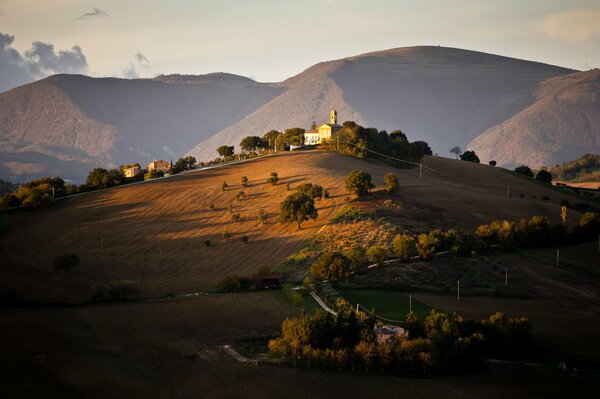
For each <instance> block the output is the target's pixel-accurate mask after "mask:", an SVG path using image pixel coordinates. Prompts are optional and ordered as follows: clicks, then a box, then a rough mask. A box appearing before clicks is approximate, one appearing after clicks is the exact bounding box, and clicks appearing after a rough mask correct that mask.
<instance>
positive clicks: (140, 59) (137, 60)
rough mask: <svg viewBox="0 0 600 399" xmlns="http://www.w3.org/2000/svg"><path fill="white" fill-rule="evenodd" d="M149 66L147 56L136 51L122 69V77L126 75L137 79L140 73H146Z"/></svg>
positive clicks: (128, 77)
mask: <svg viewBox="0 0 600 399" xmlns="http://www.w3.org/2000/svg"><path fill="white" fill-rule="evenodd" d="M149 67H150V61H149V60H148V58H147V57H146V56H145V55H144V54H142V53H140V52H139V51H138V52H137V53H135V54H134V55H133V57H132V60H131V63H130V64H129V66H128V67H127V68H125V70H124V71H123V77H126V78H127V79H139V78H140V73H141V74H143V75H148V69H149Z"/></svg>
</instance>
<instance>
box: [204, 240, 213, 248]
mask: <svg viewBox="0 0 600 399" xmlns="http://www.w3.org/2000/svg"><path fill="white" fill-rule="evenodd" d="M211 244H212V243H211V242H210V240H204V245H206V246H207V247H210V246H211Z"/></svg>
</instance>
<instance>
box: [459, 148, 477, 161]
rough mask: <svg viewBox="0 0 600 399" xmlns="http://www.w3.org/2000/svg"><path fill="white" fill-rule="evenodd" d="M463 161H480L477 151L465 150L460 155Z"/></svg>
mask: <svg viewBox="0 0 600 399" xmlns="http://www.w3.org/2000/svg"><path fill="white" fill-rule="evenodd" d="M460 159H461V161H468V162H475V163H479V157H478V156H477V154H475V151H465V152H463V153H462V155H461V156H460Z"/></svg>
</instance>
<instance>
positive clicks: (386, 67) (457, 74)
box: [189, 46, 572, 159]
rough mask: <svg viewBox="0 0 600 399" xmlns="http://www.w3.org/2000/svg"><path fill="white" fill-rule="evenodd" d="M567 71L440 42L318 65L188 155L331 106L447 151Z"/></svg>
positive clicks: (322, 113)
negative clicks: (536, 89)
mask: <svg viewBox="0 0 600 399" xmlns="http://www.w3.org/2000/svg"><path fill="white" fill-rule="evenodd" d="M570 72H572V71H571V70H568V69H564V68H559V67H555V66H551V65H546V64H541V63H537V62H531V61H523V60H518V59H514V58H508V57H501V56H497V55H492V54H486V53H481V52H475V51H468V50H461V49H454V48H445V47H431V46H422V47H407V48H397V49H391V50H385V51H379V52H374V53H368V54H363V55H359V56H356V57H349V58H345V59H341V60H336V61H329V62H323V63H320V64H317V65H315V66H313V67H310V68H308V69H307V70H306V71H304V72H302V73H301V74H299V75H297V76H295V77H293V78H290V79H288V80H286V81H285V82H283V83H281V86H282V87H285V88H286V89H287V90H286V91H285V92H284V93H282V94H280V95H279V96H277V97H275V98H274V99H272V100H271V101H269V102H268V103H266V104H264V105H263V106H262V107H260V108H258V109H257V110H256V111H254V112H253V113H251V114H249V115H247V116H246V117H244V118H243V119H242V120H240V121H239V122H238V123H236V124H234V125H233V126H230V127H227V128H226V129H224V130H222V131H220V132H219V133H218V134H216V135H214V136H212V137H211V138H209V139H207V140H204V141H202V142H200V144H198V145H197V146H196V147H195V148H194V149H193V150H191V151H190V152H189V154H192V155H195V156H196V157H198V158H200V159H212V158H213V157H214V156H215V154H216V152H215V149H216V148H217V147H218V146H219V145H222V144H224V143H227V144H230V145H236V146H237V145H238V144H239V142H240V140H241V139H242V138H243V137H244V136H247V135H260V136H262V135H263V134H264V133H265V132H267V131H269V130H271V129H278V130H282V129H285V128H289V127H295V126H298V127H303V128H308V127H309V126H310V125H311V123H312V122H313V121H316V122H317V123H322V122H325V121H326V118H327V116H328V115H329V110H330V109H332V108H335V109H336V110H337V111H338V115H339V118H340V120H341V121H346V120H353V121H355V122H357V123H358V124H361V125H363V126H374V127H377V128H378V129H385V130H387V131H391V130H394V129H402V130H403V131H404V132H405V133H406V134H407V135H408V136H409V138H410V139H411V140H425V141H427V142H429V144H430V145H431V147H432V148H433V151H434V152H438V153H440V154H443V155H446V154H448V151H449V149H450V148H451V147H453V146H455V145H459V146H461V147H464V146H465V145H466V144H467V143H468V142H469V141H471V140H472V139H473V138H475V137H476V136H477V135H478V134H479V133H481V132H483V131H484V130H486V129H488V128H490V127H492V126H495V125H497V124H498V123H501V122H502V121H504V120H506V119H507V118H509V117H511V116H513V115H514V114H516V113H517V112H519V111H520V110H522V109H523V108H525V107H527V106H528V105H529V104H531V102H532V101H533V93H534V90H535V88H536V87H537V85H538V84H539V83H541V82H542V81H544V80H546V79H549V78H553V77H556V76H560V75H564V74H567V73H570Z"/></svg>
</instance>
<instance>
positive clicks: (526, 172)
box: [515, 165, 533, 177]
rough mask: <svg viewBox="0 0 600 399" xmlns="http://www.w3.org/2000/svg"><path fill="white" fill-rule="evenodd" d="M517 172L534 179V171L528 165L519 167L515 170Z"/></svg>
mask: <svg viewBox="0 0 600 399" xmlns="http://www.w3.org/2000/svg"><path fill="white" fill-rule="evenodd" d="M515 172H517V173H520V174H522V175H525V176H528V177H533V171H532V170H531V168H530V167H529V166H527V165H521V166H517V167H516V168H515Z"/></svg>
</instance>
